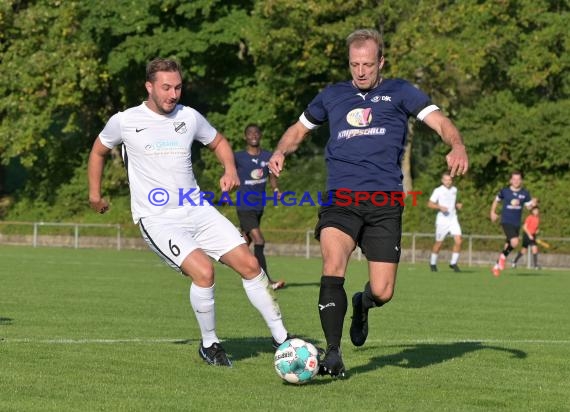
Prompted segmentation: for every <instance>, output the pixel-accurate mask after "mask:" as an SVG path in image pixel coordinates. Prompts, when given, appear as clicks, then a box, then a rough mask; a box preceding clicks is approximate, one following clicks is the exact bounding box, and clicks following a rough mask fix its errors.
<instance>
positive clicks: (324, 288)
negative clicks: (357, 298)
mask: <svg viewBox="0 0 570 412" xmlns="http://www.w3.org/2000/svg"><path fill="white" fill-rule="evenodd" d="M347 307H348V301H347V298H346V292H345V290H344V278H340V277H336V276H322V277H321V289H320V292H319V316H320V318H321V326H322V328H323V332H324V334H325V339H326V340H327V345H334V346H340V340H341V338H342V325H343V323H344V317H345V315H346V309H347Z"/></svg>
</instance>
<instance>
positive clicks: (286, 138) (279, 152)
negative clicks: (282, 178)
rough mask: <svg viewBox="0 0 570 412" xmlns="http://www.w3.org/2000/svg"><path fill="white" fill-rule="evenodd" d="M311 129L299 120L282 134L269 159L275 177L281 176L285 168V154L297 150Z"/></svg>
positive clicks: (270, 168)
mask: <svg viewBox="0 0 570 412" xmlns="http://www.w3.org/2000/svg"><path fill="white" fill-rule="evenodd" d="M309 131H310V129H308V128H307V127H306V126H305V125H304V124H303V123H301V122H300V121H299V120H298V121H297V123H295V124H294V125H292V126H290V127H289V128H288V129H287V130H286V131H285V133H284V134H283V136H281V140H279V143H278V144H277V148H276V149H275V151H274V152H273V156H271V159H269V170H271V173H273V174H274V175H275V177H279V174H280V173H281V171H282V170H283V166H284V165H285V156H286V155H288V154H291V153H293V152H294V151H295V150H297V148H298V147H299V145H300V144H301V142H302V141H303V139H304V138H305V136H307V134H308V133H309Z"/></svg>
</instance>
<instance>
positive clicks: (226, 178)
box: [208, 132, 240, 192]
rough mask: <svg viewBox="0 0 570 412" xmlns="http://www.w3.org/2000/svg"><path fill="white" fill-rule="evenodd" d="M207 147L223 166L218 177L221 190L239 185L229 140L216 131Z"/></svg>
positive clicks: (224, 190) (225, 190)
mask: <svg viewBox="0 0 570 412" xmlns="http://www.w3.org/2000/svg"><path fill="white" fill-rule="evenodd" d="M208 148H209V149H210V150H211V151H213V152H214V154H215V155H216V157H217V158H218V160H219V161H220V163H222V166H223V168H224V174H223V175H222V177H221V178H220V188H221V189H222V192H229V191H231V190H233V189H235V188H236V187H239V184H240V182H239V177H238V175H237V169H236V163H235V159H234V152H233V151H232V147H231V146H230V142H228V140H227V139H226V138H225V137H224V136H223V135H222V134H221V133H219V132H218V134H216V137H215V138H214V140H212V142H211V143H210V144H208Z"/></svg>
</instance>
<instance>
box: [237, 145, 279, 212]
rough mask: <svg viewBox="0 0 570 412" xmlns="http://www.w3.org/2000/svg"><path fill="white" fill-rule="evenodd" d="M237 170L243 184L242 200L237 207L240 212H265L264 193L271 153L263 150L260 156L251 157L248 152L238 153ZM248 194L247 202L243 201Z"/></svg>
mask: <svg viewBox="0 0 570 412" xmlns="http://www.w3.org/2000/svg"><path fill="white" fill-rule="evenodd" d="M234 157H235V162H236V168H237V172H238V177H239V180H240V182H241V185H240V188H239V190H240V192H241V194H242V196H241V198H240V199H239V201H238V202H237V205H236V207H237V208H238V209H240V210H263V198H262V195H261V194H262V193H265V186H266V184H267V179H268V178H269V167H267V164H268V163H269V158H270V157H271V152H268V151H267V150H262V151H261V153H260V154H259V155H255V156H254V155H251V154H249V153H248V152H246V151H245V150H244V151H241V152H236V153H235V155H234ZM246 193H247V198H246V199H247V201H245V200H244V199H243V196H245V195H246Z"/></svg>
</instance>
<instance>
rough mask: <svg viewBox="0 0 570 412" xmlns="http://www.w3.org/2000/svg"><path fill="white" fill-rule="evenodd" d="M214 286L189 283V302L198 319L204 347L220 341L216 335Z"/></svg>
mask: <svg viewBox="0 0 570 412" xmlns="http://www.w3.org/2000/svg"><path fill="white" fill-rule="evenodd" d="M214 288H215V285H212V286H211V287H209V288H203V287H200V286H196V285H195V284H193V283H192V284H191V285H190V304H191V305H192V309H194V314H195V315H196V319H197V320H198V325H199V326H200V332H201V334H202V345H203V346H204V347H205V348H209V347H210V346H212V344H214V343H215V342H219V341H220V340H219V339H218V336H217V335H216V310H215V304H214Z"/></svg>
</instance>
